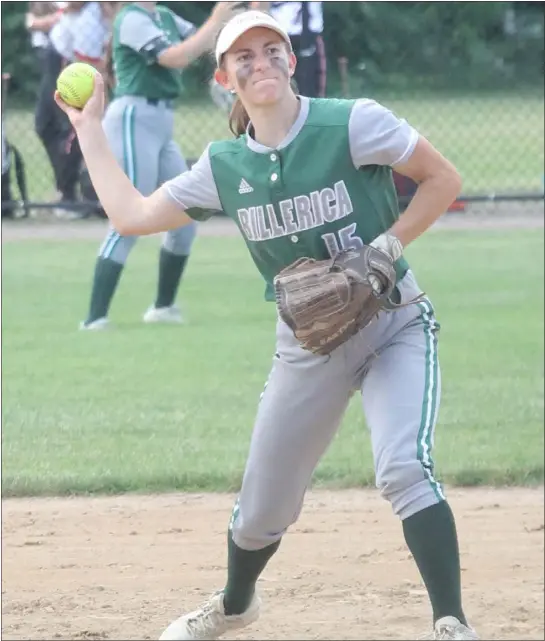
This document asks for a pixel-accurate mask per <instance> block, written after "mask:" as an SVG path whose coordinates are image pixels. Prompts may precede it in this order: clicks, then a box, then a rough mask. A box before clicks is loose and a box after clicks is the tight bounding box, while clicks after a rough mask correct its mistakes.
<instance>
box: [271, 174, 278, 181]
mask: <svg viewBox="0 0 545 641" xmlns="http://www.w3.org/2000/svg"><path fill="white" fill-rule="evenodd" d="M271 180H272V181H273V183H275V182H276V181H277V180H278V174H277V173H274V174H272V175H271Z"/></svg>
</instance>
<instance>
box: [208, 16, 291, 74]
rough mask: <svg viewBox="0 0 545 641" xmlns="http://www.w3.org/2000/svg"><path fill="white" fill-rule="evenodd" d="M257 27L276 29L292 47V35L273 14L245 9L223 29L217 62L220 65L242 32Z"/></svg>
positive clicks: (218, 43)
mask: <svg viewBox="0 0 545 641" xmlns="http://www.w3.org/2000/svg"><path fill="white" fill-rule="evenodd" d="M255 27H265V28H266V29H271V30H272V31H276V33H277V34H279V35H280V36H282V38H283V39H284V40H285V41H286V43H287V44H288V45H289V46H290V49H291V41H290V37H289V36H288V34H287V33H286V31H285V30H284V29H282V27H281V26H280V24H279V23H278V22H277V21H276V20H275V19H274V18H273V17H272V16H270V15H269V14H268V13H264V12H263V11H245V12H244V13H240V14H239V15H238V16H235V17H234V18H232V19H231V20H229V22H228V23H227V24H226V25H225V26H224V27H223V29H222V30H221V33H220V35H219V38H218V42H217V44H216V64H217V65H218V67H219V64H220V62H221V57H222V56H223V54H224V53H226V52H227V51H229V49H230V48H231V47H232V46H233V44H234V43H235V42H236V41H237V40H238V39H239V38H240V36H241V35H242V34H244V33H246V32H247V31H249V30H250V29H254V28H255Z"/></svg>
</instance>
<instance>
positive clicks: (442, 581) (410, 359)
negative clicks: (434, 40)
mask: <svg viewBox="0 0 545 641" xmlns="http://www.w3.org/2000/svg"><path fill="white" fill-rule="evenodd" d="M216 59H217V62H218V68H219V69H218V71H217V74H216V77H217V79H218V80H219V82H220V83H221V84H222V85H223V86H225V87H226V88H227V89H234V90H235V91H236V92H237V94H238V97H239V99H240V105H239V106H238V107H237V111H236V122H234V128H235V130H237V131H238V132H239V133H242V135H241V136H239V137H237V138H236V140H232V141H228V142H220V143H213V144H211V145H210V146H209V147H208V148H207V149H206V151H205V152H204V154H203V155H202V157H201V158H200V160H199V161H198V163H197V164H196V165H195V166H194V167H193V168H192V170H191V171H190V172H186V173H185V174H183V175H181V176H179V177H177V178H175V179H173V180H172V181H169V182H168V183H167V184H166V185H164V186H163V187H162V188H161V189H159V190H157V191H156V192H155V193H154V194H152V195H151V196H150V197H148V198H142V196H141V195H140V194H139V193H138V192H137V191H136V190H135V189H134V188H133V187H132V185H131V184H130V182H129V181H128V180H127V178H126V176H125V175H123V173H122V172H120V171H119V170H118V169H116V167H115V161H114V159H113V157H112V156H111V154H110V153H109V152H108V150H107V144H106V141H105V139H104V136H103V135H101V133H100V127H99V116H100V109H101V95H100V87H98V88H97V91H96V92H95V95H94V97H93V99H92V101H91V102H90V103H89V104H88V106H87V107H86V108H85V109H84V111H83V113H79V112H76V111H74V110H71V109H69V108H67V107H66V106H64V109H65V110H66V111H67V112H68V113H69V115H70V117H71V120H72V122H73V123H74V126H75V128H76V130H77V132H78V135H79V137H80V144H81V147H82V150H83V153H84V155H85V158H86V160H87V162H88V165H89V169H90V173H91V177H92V179H93V182H94V185H95V188H96V190H97V193H98V194H99V195H100V197H101V200H102V203H103V205H104V208H105V210H106V212H107V213H108V215H109V216H110V217H111V219H112V223H113V224H114V225H115V226H116V228H117V229H119V230H120V231H121V232H124V233H136V234H150V233H154V232H157V231H159V230H164V229H173V228H176V227H178V226H179V225H180V224H182V223H189V222H190V221H191V220H193V219H203V218H206V216H207V215H208V214H207V211H211V210H215V209H217V208H218V205H219V204H220V203H221V204H222V205H223V208H224V211H225V212H226V213H227V214H228V215H229V216H230V217H231V218H232V219H233V220H234V221H235V222H236V224H237V225H238V227H239V229H240V231H241V233H242V235H243V237H244V239H245V241H246V243H247V246H248V249H249V251H250V252H251V254H252V257H253V259H254V262H255V263H256V265H257V267H258V269H259V271H260V273H261V274H262V276H263V277H264V278H265V280H266V281H267V282H268V284H269V286H270V285H272V278H273V277H274V276H275V275H276V274H277V273H278V272H279V270H281V269H282V268H284V267H286V266H287V265H289V264H290V263H292V262H293V261H294V260H295V259H297V258H300V257H302V256H310V257H313V258H316V259H321V258H324V257H327V256H328V255H329V254H330V253H336V252H337V251H339V250H340V249H342V248H345V247H354V248H358V247H361V246H362V245H363V244H372V245H374V246H376V247H379V248H380V249H382V250H383V251H385V252H388V253H390V255H391V256H392V258H393V259H394V260H396V270H397V272H396V273H397V293H398V298H399V299H400V300H401V301H407V302H409V301H412V300H413V299H414V297H415V295H416V294H419V293H420V288H419V287H418V285H417V283H416V279H415V276H414V274H413V272H412V271H411V269H410V268H409V265H408V263H407V262H406V261H405V259H404V258H403V257H402V255H401V252H402V247H404V246H406V245H407V244H409V243H410V242H412V241H414V240H415V239H416V238H418V237H419V236H420V235H421V234H422V233H423V232H424V231H425V230H426V229H428V228H429V227H430V226H431V225H432V223H433V222H434V221H435V220H437V218H438V217H439V216H440V215H441V214H442V213H443V212H445V211H446V210H447V208H448V206H449V205H450V203H451V202H453V200H454V199H455V198H456V196H457V194H458V193H459V191H460V188H461V183H460V178H459V175H458V173H457V172H456V170H455V168H454V167H453V166H452V165H451V164H450V163H449V162H448V161H447V160H446V159H445V158H444V157H443V156H442V155H441V154H440V153H439V152H438V151H437V150H435V149H434V148H433V147H432V145H430V143H429V142H428V141H426V140H425V139H424V138H423V137H422V136H420V135H419V134H418V133H417V132H416V131H415V130H414V129H413V128H412V127H411V126H410V125H409V124H408V123H407V122H405V121H404V120H400V119H399V118H397V117H396V116H395V115H394V114H393V113H391V112H390V111H389V110H388V109H386V108H384V107H383V106H381V105H380V104H378V103H376V102H374V101H371V100H357V101H346V100H329V99H308V98H304V97H302V96H296V95H295V94H294V93H293V91H292V90H291V88H290V83H289V79H290V77H291V76H292V74H293V72H294V67H295V64H296V61H295V57H294V56H293V54H292V52H291V48H290V43H289V38H288V36H287V34H286V33H285V32H284V31H283V30H282V29H281V27H280V26H279V25H278V23H276V22H275V21H274V20H273V19H272V18H271V17H270V16H268V15H267V14H264V13H260V12H254V11H249V12H247V13H243V14H241V15H240V16H237V17H235V18H233V19H232V20H231V21H230V22H229V23H228V24H227V26H225V27H224V29H223V30H222V32H221V34H220V36H219V39H218V42H217V45H216ZM57 100H59V99H58V97H57ZM242 107H243V108H242ZM248 116H249V118H250V121H249V118H248ZM248 122H249V124H248ZM246 127H247V128H246ZM243 132H245V133H243ZM392 166H395V168H396V170H397V171H399V172H400V173H402V174H405V175H408V176H410V177H411V178H412V179H414V180H416V181H417V182H418V183H419V187H418V191H417V193H416V195H415V197H414V199H413V200H412V202H411V204H410V205H409V207H408V208H407V209H406V211H405V212H404V214H403V215H402V216H399V212H398V209H397V200H396V194H395V189H394V185H393V181H392V176H391V167H392ZM124 203H126V204H128V205H130V207H129V208H124V207H122V204H124ZM129 212H130V214H129ZM438 329H439V327H438V323H437V321H436V318H435V314H434V310H433V307H432V305H431V303H430V301H429V300H428V299H424V300H422V299H420V300H419V302H415V303H412V304H408V305H406V306H404V307H401V308H398V309H397V310H396V311H389V312H386V311H383V312H380V313H379V314H378V315H377V317H376V319H375V320H374V321H373V322H372V323H371V324H370V325H368V326H366V327H364V328H363V329H362V330H361V331H360V332H359V333H358V334H356V335H354V336H353V337H352V338H350V339H348V340H347V341H346V342H345V343H344V344H342V345H341V346H340V347H337V348H336V349H335V350H334V351H332V352H331V353H330V354H328V355H327V356H321V355H317V354H314V353H312V352H310V351H306V350H304V349H303V348H302V347H301V346H300V344H299V343H298V341H297V340H296V339H295V337H294V335H293V332H292V331H291V330H290V329H289V327H288V326H287V325H286V324H284V323H283V322H282V321H281V320H279V321H278V324H277V341H276V354H275V356H274V359H273V366H272V369H271V373H270V376H269V379H268V382H267V385H266V388H265V390H264V392H263V395H262V397H261V401H260V403H259V408H258V412H257V417H256V422H255V426H254V432H253V435H252V440H251V445H250V452H249V456H248V461H247V465H246V470H245V473H244V478H243V483H242V488H241V492H240V494H239V497H238V500H237V502H236V505H235V507H234V510H233V514H232V518H231V522H230V525H229V534H228V572H227V582H226V585H225V587H224V589H223V590H221V591H220V592H218V593H216V594H215V595H214V596H213V597H212V598H211V599H210V601H208V602H207V603H206V604H204V605H203V607H201V608H199V609H197V610H195V611H194V612H191V613H190V614H188V615H185V616H182V617H180V618H179V619H176V620H175V621H174V622H173V623H172V624H171V625H169V626H168V628H167V629H166V630H165V631H164V633H163V635H162V636H161V638H162V639H215V638H218V637H220V636H221V635H223V634H224V633H226V632H229V631H231V630H234V629H237V628H241V627H245V626H246V625H248V624H250V623H252V622H253V621H255V620H256V619H257V617H258V615H259V609H260V599H259V597H258V595H257V593H256V582H257V579H258V577H259V576H260V574H261V572H262V571H263V569H264V568H265V566H266V564H267V562H268V560H269V559H270V558H271V556H272V555H273V554H274V553H275V552H276V550H277V549H278V547H279V544H280V541H281V539H282V537H283V535H284V534H285V532H286V530H287V529H288V528H289V526H290V525H291V524H292V523H294V522H295V521H296V520H297V518H298V516H299V513H300V511H301V507H302V504H303V500H304V495H305V491H306V488H307V487H308V485H309V483H310V481H311V477H312V473H313V471H314V469H315V467H316V465H317V463H318V461H319V460H320V458H321V457H322V455H323V454H324V452H325V451H326V449H327V447H328V445H329V443H330V442H331V440H332V438H333V436H334V434H335V432H336V430H337V427H338V425H339V423H340V421H341V418H342V416H343V413H344V411H345V409H346V407H347V405H348V402H349V399H350V397H351V395H352V394H353V392H354V391H355V390H358V389H359V390H360V391H361V398H362V405H363V411H364V413H365V417H366V421H367V424H368V427H369V430H370V433H371V440H372V447H373V457H374V462H375V470H376V483H377V486H378V488H379V489H380V491H381V493H382V495H383V496H384V497H385V498H386V499H387V500H389V501H390V503H391V505H392V508H393V511H394V513H395V514H396V515H397V516H398V517H399V518H400V520H401V522H402V530H403V534H404V537H405V540H406V543H407V545H408V547H409V549H410V551H411V553H412V556H413V558H414V560H415V562H416V564H417V566H418V569H419V571H420V573H421V575H422V578H423V581H424V583H425V585H426V588H427V590H428V594H429V597H430V601H431V605H432V611H433V623H434V638H437V639H476V638H477V636H476V634H475V632H474V631H473V629H472V628H470V627H469V625H468V624H467V621H466V618H465V615H464V612H463V608H462V598H461V586H460V582H461V581H460V559H459V551H458V542H457V534H456V527H455V522H454V517H453V515H452V512H451V509H450V507H449V505H448V503H447V501H446V500H445V496H444V493H443V489H442V488H441V486H440V484H439V483H438V481H437V480H436V478H435V475H434V468H433V462H432V459H431V450H432V444H433V434H434V428H435V423H436V419H437V413H438V409H439V397H440V372H439V363H438V356H437V339H438ZM354 518H357V514H355V515H354ZM371 571H372V570H371ZM365 572H366V568H365V567H362V574H364V573H365ZM276 616H278V617H281V616H282V613H281V612H279V613H277V615H276Z"/></svg>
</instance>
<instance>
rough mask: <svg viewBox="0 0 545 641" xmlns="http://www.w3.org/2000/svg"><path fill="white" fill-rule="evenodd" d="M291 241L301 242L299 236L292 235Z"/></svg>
mask: <svg viewBox="0 0 545 641" xmlns="http://www.w3.org/2000/svg"><path fill="white" fill-rule="evenodd" d="M291 242H292V243H298V242H299V238H297V236H292V237H291Z"/></svg>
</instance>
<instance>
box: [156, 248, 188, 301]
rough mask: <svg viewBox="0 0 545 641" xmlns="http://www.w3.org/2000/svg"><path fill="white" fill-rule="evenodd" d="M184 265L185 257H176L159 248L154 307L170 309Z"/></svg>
mask: <svg viewBox="0 0 545 641" xmlns="http://www.w3.org/2000/svg"><path fill="white" fill-rule="evenodd" d="M186 263H187V256H177V255H176V254H173V253H172V252H169V251H167V250H166V249H165V248H164V247H161V253H160V254H159V282H158V284H157V298H156V300H155V307H157V308H159V307H170V306H171V305H172V304H173V303H174V299H175V298H176V293H177V291H178V286H179V285H180V279H181V278H182V274H183V271H184V269H185V266H186Z"/></svg>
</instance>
